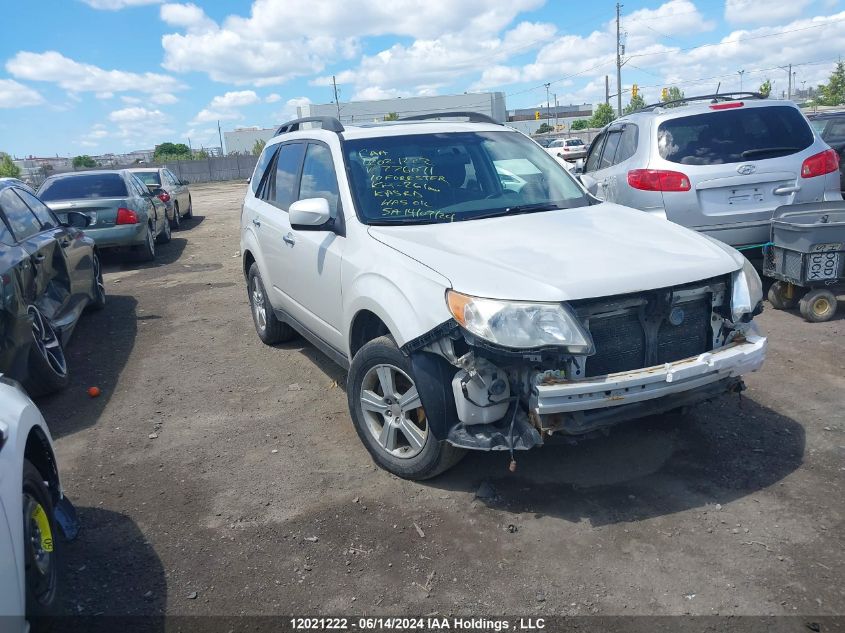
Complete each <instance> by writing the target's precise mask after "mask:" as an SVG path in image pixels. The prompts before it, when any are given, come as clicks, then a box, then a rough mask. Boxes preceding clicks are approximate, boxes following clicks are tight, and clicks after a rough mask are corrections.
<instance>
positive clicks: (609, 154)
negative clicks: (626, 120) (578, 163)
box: [582, 128, 622, 202]
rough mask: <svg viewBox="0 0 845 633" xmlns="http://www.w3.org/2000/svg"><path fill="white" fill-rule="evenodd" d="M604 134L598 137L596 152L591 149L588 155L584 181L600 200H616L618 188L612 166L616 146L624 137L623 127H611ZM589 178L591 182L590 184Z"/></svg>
mask: <svg viewBox="0 0 845 633" xmlns="http://www.w3.org/2000/svg"><path fill="white" fill-rule="evenodd" d="M602 136H603V137H604V138H602V139H599V138H597V139H596V142H597V145H596V146H595V150H596V151H595V154H594V153H593V151H592V149H591V151H590V155H589V156H588V157H587V163H586V164H585V165H584V176H583V178H582V182H583V183H584V186H585V187H587V189H588V190H589V192H590V193H592V194H593V195H594V196H596V197H597V198H599V199H600V200H605V201H607V202H615V200H614V197H613V192H614V191H615V190H616V189H615V187H614V186H613V183H612V182H611V181H612V178H613V177H614V174H613V173H612V170H611V168H612V167H613V158H614V155H615V154H616V148H617V147H618V146H619V140H620V138H621V137H622V129H621V128H616V129H613V128H611V129H609V130H606V131H605V132H604V134H603V135H602ZM599 141H600V143H599ZM599 150H601V151H599ZM587 180H589V182H590V184H589V185H588V184H587Z"/></svg>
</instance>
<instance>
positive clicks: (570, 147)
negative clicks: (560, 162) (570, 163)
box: [546, 138, 587, 160]
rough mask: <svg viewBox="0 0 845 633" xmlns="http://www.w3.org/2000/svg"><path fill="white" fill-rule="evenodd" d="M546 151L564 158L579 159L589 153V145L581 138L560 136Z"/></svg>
mask: <svg viewBox="0 0 845 633" xmlns="http://www.w3.org/2000/svg"><path fill="white" fill-rule="evenodd" d="M546 151H547V152H548V153H549V154H551V155H552V156H555V157H556V158H562V159H564V160H578V159H579V158H584V156H586V155H587V146H586V145H585V144H584V141H582V140H581V139H580V138H558V139H555V140H554V141H552V142H551V144H550V145H549V146H548V147H547V148H546Z"/></svg>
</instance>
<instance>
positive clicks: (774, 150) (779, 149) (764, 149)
mask: <svg viewBox="0 0 845 633" xmlns="http://www.w3.org/2000/svg"><path fill="white" fill-rule="evenodd" d="M800 149H801V148H800V147H758V148H756V149H747V150H745V151H744V152H742V153H741V154H740V156H742V157H743V158H748V157H749V156H756V155H757V154H769V153H778V152H797V151H798V150H800Z"/></svg>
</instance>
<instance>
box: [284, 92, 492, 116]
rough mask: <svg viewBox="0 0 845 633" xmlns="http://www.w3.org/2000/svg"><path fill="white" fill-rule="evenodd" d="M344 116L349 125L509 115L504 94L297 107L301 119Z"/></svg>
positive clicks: (462, 95)
mask: <svg viewBox="0 0 845 633" xmlns="http://www.w3.org/2000/svg"><path fill="white" fill-rule="evenodd" d="M338 111H339V114H340V116H339V117H338V118H340V122H341V123H346V124H354V123H369V122H372V121H384V120H385V118H387V117H389V116H392V115H395V116H397V117H398V118H400V119H401V118H403V117H407V116H413V115H415V114H437V113H439V112H480V113H481V114H486V115H487V116H489V117H491V118H493V119H495V120H496V121H499V122H500V123H504V122H505V121H507V117H508V113H507V108H506V107H505V93H503V92H473V93H464V94H458V95H439V96H432V97H396V98H395V99H377V100H374V101H348V102H341V103H340V104H339V107H338V105H337V104H334V103H311V104H308V105H304V106H299V107H298V108H297V114H298V116H300V117H309V116H334V117H337V116H338Z"/></svg>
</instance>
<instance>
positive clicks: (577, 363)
mask: <svg viewBox="0 0 845 633" xmlns="http://www.w3.org/2000/svg"><path fill="white" fill-rule="evenodd" d="M458 114H460V113H454V114H453V115H449V114H440V115H438V117H440V118H457V116H458ZM426 118H432V117H418V119H423V120H404V121H398V122H386V123H376V124H361V125H356V126H354V127H352V126H346V127H344V126H343V125H342V124H341V123H340V122H339V121H338V120H336V119H333V118H327V117H317V118H311V119H298V120H296V121H292V122H290V123H288V124H285V125H283V126H282V127H281V128H280V129H279V131H278V133H277V135H276V136H275V137H274V138H273V139H272V140H270V141H269V142H268V143H267V145H266V147H265V149H264V151H263V153H262V154H261V156H260V158H259V161H258V164H257V165H256V168H255V173H254V175H253V177H252V179H251V181H250V185H249V188H248V190H247V192H246V197H245V200H244V205H243V212H242V218H241V253H242V255H243V270H244V274H245V276H246V279H247V285H248V294H249V301H250V304H251V307H252V315H253V319H254V322H255V328H256V330H257V332H258V336H259V337H260V338H261V340H262V341H264V342H265V343H267V344H270V345H272V344H274V343H278V342H281V341H285V340H288V339H290V338H291V337H293V336H295V334H296V333H299V334H301V335H302V336H304V337H305V338H307V339H308V340H309V341H311V342H312V343H313V344H314V345H315V346H317V347H318V348H320V349H321V350H322V351H323V352H325V353H326V354H327V355H328V356H329V357H331V358H332V359H333V360H335V361H336V362H337V363H339V364H340V365H342V366H343V367H345V368H348V371H349V373H348V383H347V394H348V399H349V410H350V414H351V416H352V420H353V422H354V424H355V428H356V430H357V432H358V435H359V436H360V438H361V441H362V442H363V443H364V445H365V446H366V447H367V449H368V450H369V452H370V453H371V455H372V456H373V459H374V460H375V461H376V462H377V463H378V464H379V465H381V466H382V467H384V468H386V469H387V470H389V471H390V472H392V473H395V474H396V475H399V476H401V477H406V478H411V479H424V478H427V477H432V476H434V475H437V474H438V473H440V472H443V471H444V470H446V469H447V468H449V467H450V466H452V465H453V464H455V463H456V462H457V461H458V459H459V458H460V457H461V455H463V453H464V450H465V449H478V450H505V451H511V452H512V451H514V450H522V449H528V448H531V447H533V446H537V445H540V444H542V443H543V440H544V438H545V437H548V436H550V435H552V434H558V433H559V434H568V435H580V434H585V433H589V432H591V431H595V430H597V429H602V428H604V427H607V426H609V425H611V424H615V423H617V422H620V421H624V420H630V419H633V418H638V417H642V416H644V415H651V414H655V413H660V412H664V411H668V410H672V409H676V408H680V407H684V406H686V405H690V404H694V403H698V402H702V401H705V400H708V399H712V398H714V397H717V396H719V395H721V394H724V393H726V392H731V391H738V390H741V389H742V388H743V383H742V379H741V376H742V375H743V374H745V373H747V372H750V371H754V370H756V369H758V368H759V367H760V366H761V364H762V363H763V358H764V356H765V351H766V339H765V338H764V337H763V336H762V335H761V334H760V333H759V331H758V329H757V328H756V326H755V325H754V324H753V322H752V318H753V317H754V316H755V315H756V314H757V313H758V312H759V311H760V310H761V305H762V304H761V299H762V290H761V284H760V279H759V277H758V276H757V273H756V272H755V271H754V269H753V267H752V266H751V265H750V264H749V263H748V262H747V261H746V260H745V258H744V257H743V256H742V255H741V254H740V253H738V252H737V251H736V250H734V249H732V248H730V247H728V246H725V245H724V244H721V243H719V242H716V241H715V240H712V239H709V238H707V237H704V236H702V235H699V234H697V233H695V232H693V231H690V230H688V229H685V228H683V227H681V226H678V225H677V224H673V223H670V222H666V221H665V220H662V219H659V218H656V217H652V216H649V215H647V214H644V213H642V212H640V211H635V210H632V209H629V208H626V207H621V206H618V205H614V204H609V203H603V202H600V201H599V200H597V199H595V198H593V197H592V196H590V195H589V194H588V193H587V192H586V191H585V190H584V189H583V187H582V186H581V185H580V184H579V183H578V182H577V181H576V180H575V179H574V178H572V177H571V176H570V175H569V174H568V173H567V172H566V170H565V169H563V168H562V167H561V166H560V165H559V164H558V163H557V162H556V161H555V159H554V158H552V157H551V156H549V155H548V154H547V153H546V152H545V151H544V150H543V149H542V148H541V147H539V146H538V145H537V144H536V143H534V142H533V141H531V140H530V139H528V138H527V137H526V136H524V135H523V134H521V133H519V132H516V131H514V130H511V129H509V128H507V127H504V126H502V125H499V124H497V123H495V122H494V121H492V120H489V119H487V118H486V117H484V116H482V115H476V114H471V115H466V114H464V118H469V121H466V122H463V121H454V120H453V121H443V120H438V121H431V120H425V119H426ZM306 127H308V129H305V128H306Z"/></svg>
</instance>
